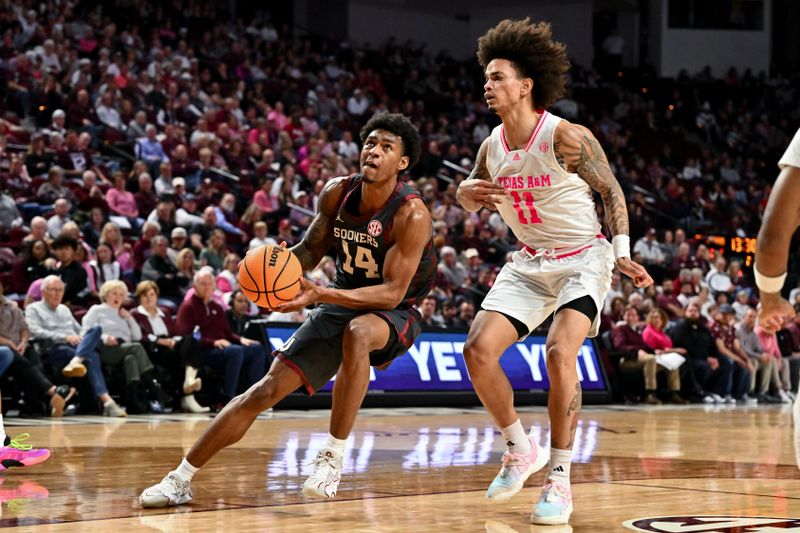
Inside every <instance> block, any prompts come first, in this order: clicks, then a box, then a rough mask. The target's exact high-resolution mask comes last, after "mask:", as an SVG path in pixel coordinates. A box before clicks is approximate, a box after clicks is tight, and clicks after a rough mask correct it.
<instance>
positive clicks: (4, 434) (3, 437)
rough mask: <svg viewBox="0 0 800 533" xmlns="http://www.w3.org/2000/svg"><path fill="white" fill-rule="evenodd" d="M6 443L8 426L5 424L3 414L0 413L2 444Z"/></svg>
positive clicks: (0, 441)
mask: <svg viewBox="0 0 800 533" xmlns="http://www.w3.org/2000/svg"><path fill="white" fill-rule="evenodd" d="M5 444H6V427H5V426H4V425H3V415H2V414H0V446H5Z"/></svg>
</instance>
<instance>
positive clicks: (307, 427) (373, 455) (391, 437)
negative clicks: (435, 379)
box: [0, 406, 800, 533]
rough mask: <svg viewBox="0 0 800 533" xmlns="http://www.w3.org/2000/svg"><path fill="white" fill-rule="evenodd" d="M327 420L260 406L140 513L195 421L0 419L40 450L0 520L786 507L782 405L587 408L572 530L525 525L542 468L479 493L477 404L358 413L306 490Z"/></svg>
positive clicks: (423, 521) (380, 521)
mask: <svg viewBox="0 0 800 533" xmlns="http://www.w3.org/2000/svg"><path fill="white" fill-rule="evenodd" d="M522 411H523V412H524V416H523V423H526V424H530V425H532V426H533V428H534V432H535V434H536V435H537V436H538V438H539V440H540V442H541V443H543V444H544V443H546V442H547V434H546V432H547V417H546V412H545V410H544V409H543V408H525V409H523V410H522ZM327 416H328V412H327V411H308V412H304V411H276V412H275V413H274V414H265V415H262V417H261V418H260V419H259V420H258V421H257V422H256V423H255V425H254V426H253V428H252V429H251V431H250V432H249V433H248V434H247V436H246V437H245V438H244V439H243V440H242V441H241V442H240V443H239V444H237V445H236V446H234V447H233V448H230V449H227V450H225V451H223V452H222V453H221V454H220V455H218V456H217V457H216V458H215V459H214V460H213V461H212V462H211V463H209V465H208V466H207V467H206V468H204V469H203V470H202V471H201V472H200V473H199V474H198V475H197V476H196V477H195V480H194V483H193V487H194V494H195V499H194V501H193V503H191V504H190V505H187V506H184V507H181V508H170V509H162V510H158V509H156V510H142V509H140V508H139V507H138V504H137V501H136V499H137V497H138V495H139V493H140V491H141V490H142V489H143V488H144V487H146V486H149V485H151V484H153V483H155V482H157V481H159V480H160V479H161V477H162V476H163V475H164V474H165V473H166V472H167V471H168V470H170V469H171V468H173V467H174V466H175V465H177V463H178V462H179V460H180V458H181V456H182V454H183V453H184V452H185V451H186V450H188V448H189V446H190V445H191V443H192V442H193V441H194V439H195V438H196V437H197V436H198V435H199V434H200V432H201V431H202V430H203V428H204V427H205V426H206V424H207V420H208V418H207V417H205V416H200V415H194V416H192V415H175V416H159V417H132V418H130V419H128V420H127V421H119V420H109V419H103V418H100V417H71V418H66V419H64V420H63V421H55V422H51V421H50V420H25V419H14V418H10V419H7V420H6V425H7V429H8V432H9V433H10V434H11V435H16V434H18V433H19V432H22V431H26V432H30V433H31V440H30V441H29V442H32V443H33V444H35V445H37V446H48V447H50V448H52V452H53V455H52V457H51V458H50V460H49V461H48V462H46V463H44V464H42V465H38V466H34V467H30V468H24V469H15V470H11V471H7V472H4V473H3V474H0V502H2V503H0V507H2V517H0V527H4V528H16V529H19V530H21V531H28V530H30V531H38V530H47V531H82V532H84V531H103V532H109V531H113V532H115V533H117V532H122V531H165V532H166V531H169V532H183V531H186V532H188V531H192V532H203V531H288V532H292V531H300V532H304V533H305V532H307V531H312V530H320V531H326V532H327V531H331V532H332V531H348V532H352V531H358V532H369V531H398V532H399V531H404V532H405V531H487V532H496V533H513V532H518V533H521V532H530V531H542V532H556V531H591V532H604V531H626V530H628V529H626V528H625V526H623V522H626V521H631V520H636V519H641V518H652V517H689V518H691V517H696V516H702V515H724V516H735V517H776V518H789V517H795V518H800V476H799V475H798V470H797V467H796V466H795V465H794V451H793V447H792V421H791V406H778V407H753V408H744V407H737V408H731V407H710V408H703V407H697V406H691V407H679V408H669V407H656V408H627V407H603V408H597V407H586V408H585V409H584V412H583V420H582V423H581V425H580V427H579V429H578V433H577V437H576V443H575V453H574V456H575V463H574V464H573V467H572V479H573V494H574V499H575V512H574V514H573V516H572V523H571V528H570V527H563V526H562V527H543V526H531V525H530V524H529V523H528V516H529V514H530V509H531V505H532V502H533V501H534V500H535V499H536V498H537V496H538V492H539V486H540V484H541V482H542V479H543V473H542V472H540V473H538V474H536V475H535V476H534V479H533V480H532V481H529V483H528V484H527V485H526V487H525V489H524V490H523V491H522V492H521V493H520V494H519V495H517V496H516V497H515V498H514V499H512V500H510V501H508V502H505V503H501V504H490V503H488V502H487V501H486V500H484V497H483V495H484V491H485V490H486V487H487V486H488V485H489V483H490V481H491V480H492V478H493V476H494V475H495V474H496V473H497V470H498V468H499V462H500V455H501V453H502V451H503V443H502V441H501V439H500V438H499V433H498V432H496V431H495V428H494V427H493V425H492V424H491V421H490V419H489V417H488V416H487V414H486V413H485V411H483V410H482V409H366V410H364V411H363V412H362V416H361V417H360V418H359V420H358V422H357V425H356V431H355V432H354V435H353V436H352V437H351V441H350V442H349V443H348V448H347V453H346V459H345V471H344V475H343V477H342V483H341V486H340V489H339V494H338V495H337V498H336V500H334V501H329V502H328V501H309V500H306V499H305V498H304V497H303V496H302V494H301V493H300V487H301V486H302V483H303V480H304V479H305V476H306V475H307V474H308V472H309V471H310V468H311V464H310V463H311V461H312V459H313V457H314V455H315V454H316V451H317V450H318V449H319V447H320V446H321V445H322V444H323V443H324V442H325V437H326V433H327ZM671 520H672V521H670V520H666V519H665V520H662V521H661V522H658V521H656V522H655V523H654V525H653V526H651V527H654V528H656V529H640V530H641V531H731V532H732V531H742V532H744V531H748V532H749V531H779V530H780V531H800V521H798V522H797V525H796V526H793V525H792V524H791V523H789V522H777V521H776V522H775V524H776V525H774V526H771V527H774V528H775V529H768V528H767V527H769V526H760V527H761V528H759V527H754V528H753V529H735V528H728V529H726V528H725V527H728V526H725V527H723V526H722V525H720V526H719V528H718V529H714V528H713V526H703V525H694V526H684V525H681V524H682V522H680V520H678V519H671ZM759 520H761V522H759V523H764V519H759ZM756 522H758V520H756ZM637 523H638V524H640V525H641V524H644V523H649V522H648V521H642V520H639V522H637ZM687 523H695V524H702V523H703V520H702V519H701V520H700V521H697V520H696V521H695V522H687ZM718 523H720V524H723V523H724V520H723V521H722V522H718ZM664 524H666V526H665V525H664ZM780 524H783V525H780ZM658 527H661V528H662V529H657V528H658ZM795 527H796V528H795Z"/></svg>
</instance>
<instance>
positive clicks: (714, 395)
mask: <svg viewBox="0 0 800 533" xmlns="http://www.w3.org/2000/svg"><path fill="white" fill-rule="evenodd" d="M709 396H711V398H712V399H713V400H714V403H725V398H723V397H722V396H720V395H719V394H717V393H716V392H712V393H711V394H709Z"/></svg>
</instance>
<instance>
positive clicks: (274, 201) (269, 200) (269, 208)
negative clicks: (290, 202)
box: [253, 178, 280, 214]
mask: <svg viewBox="0 0 800 533" xmlns="http://www.w3.org/2000/svg"><path fill="white" fill-rule="evenodd" d="M272 184H273V180H272V179H270V178H266V179H265V180H264V181H263V183H262V184H261V188H260V189H259V190H257V191H256V194H255V195H253V203H254V204H256V205H257V206H258V208H259V209H261V211H262V212H264V213H265V214H268V213H272V212H274V211H277V210H278V209H279V208H280V202H279V201H278V195H273V194H272Z"/></svg>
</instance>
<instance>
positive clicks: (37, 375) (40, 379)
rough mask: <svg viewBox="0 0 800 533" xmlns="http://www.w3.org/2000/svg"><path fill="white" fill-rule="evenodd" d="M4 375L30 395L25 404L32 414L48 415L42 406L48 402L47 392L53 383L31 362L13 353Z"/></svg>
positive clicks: (48, 395)
mask: <svg viewBox="0 0 800 533" xmlns="http://www.w3.org/2000/svg"><path fill="white" fill-rule="evenodd" d="M26 353H27V352H26ZM33 353H36V351H35V350H33ZM37 355H38V354H37ZM40 361H41V360H40ZM5 374H6V375H9V376H13V377H14V379H15V380H16V382H17V383H18V385H19V387H20V388H21V389H23V390H24V391H26V393H28V394H30V395H31V399H30V400H26V402H25V403H26V405H27V406H28V408H29V409H30V410H31V412H32V413H33V414H37V415H41V414H45V413H49V410H46V409H44V406H45V405H46V403H47V402H49V400H50V394H49V392H50V389H51V388H52V387H53V383H52V382H51V381H50V380H49V379H47V376H45V375H44V373H43V372H42V370H41V369H39V368H38V367H37V366H36V365H35V364H34V363H33V362H32V361H30V360H29V359H28V358H27V357H26V356H22V355H20V354H18V353H17V352H14V359H13V361H12V362H11V365H10V366H9V367H8V370H6V372H5ZM34 398H38V399H41V400H43V401H44V402H45V403H40V402H39V401H37V400H34Z"/></svg>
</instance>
